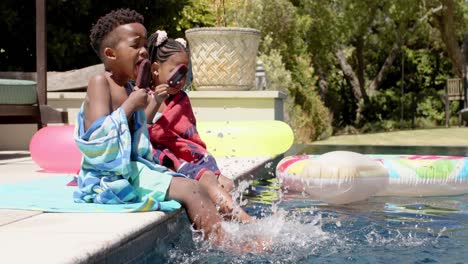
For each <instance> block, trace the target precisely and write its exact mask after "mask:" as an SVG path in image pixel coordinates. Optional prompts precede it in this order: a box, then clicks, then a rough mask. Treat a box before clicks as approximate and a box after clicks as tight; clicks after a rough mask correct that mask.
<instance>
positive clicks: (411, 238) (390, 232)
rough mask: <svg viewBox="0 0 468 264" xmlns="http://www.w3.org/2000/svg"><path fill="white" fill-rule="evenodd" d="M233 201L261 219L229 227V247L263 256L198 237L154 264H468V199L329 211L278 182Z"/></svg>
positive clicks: (250, 188) (385, 200)
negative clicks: (260, 243)
mask: <svg viewBox="0 0 468 264" xmlns="http://www.w3.org/2000/svg"><path fill="white" fill-rule="evenodd" d="M233 198H234V199H236V200H237V201H239V203H240V205H241V206H242V207H243V208H244V209H245V210H246V211H247V212H248V213H249V214H250V215H253V216H255V217H257V218H258V219H257V220H256V221H254V222H253V223H252V224H247V225H243V224H239V223H232V222H224V223H223V224H222V226H223V228H224V229H225V230H226V232H227V233H228V234H229V235H230V241H229V244H231V245H245V244H248V243H251V242H252V241H254V240H256V239H264V240H269V241H270V242H271V243H269V244H268V246H267V248H266V249H265V250H264V251H263V252H253V253H240V252H239V251H235V250H234V251H233V250H232V248H230V247H229V246H227V247H214V246H212V245H211V244H210V243H208V242H207V241H203V240H202V239H201V236H200V235H197V234H196V233H195V232H194V231H193V230H188V231H186V232H185V233H182V234H181V235H180V237H179V240H178V242H177V243H175V244H172V247H170V248H168V249H167V250H166V251H165V255H164V259H161V258H160V257H159V258H158V259H157V260H154V261H153V262H151V261H149V262H148V261H147V263H160V262H169V263H323V262H325V263H348V262H354V263H429V262H439V263H464V262H465V260H466V259H468V253H467V252H468V195H463V196H455V197H427V198H402V197H372V198H370V199H369V200H368V201H364V202H361V203H357V204H351V205H342V206H329V205H327V204H325V203H322V202H320V201H314V200H310V199H309V198H308V197H307V196H305V195H304V194H301V193H287V192H283V191H282V190H281V188H280V187H279V184H278V183H277V182H276V181H275V180H273V179H270V180H262V181H242V182H239V183H238V187H237V189H236V190H235V191H234V192H233Z"/></svg>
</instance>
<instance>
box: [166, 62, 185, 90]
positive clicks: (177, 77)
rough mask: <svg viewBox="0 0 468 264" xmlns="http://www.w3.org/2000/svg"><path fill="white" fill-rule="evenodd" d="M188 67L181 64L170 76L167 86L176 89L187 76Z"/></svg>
mask: <svg viewBox="0 0 468 264" xmlns="http://www.w3.org/2000/svg"><path fill="white" fill-rule="evenodd" d="M187 71H188V69H187V66H185V65H184V64H179V65H177V67H175V68H174V70H172V71H171V72H170V73H169V74H170V76H171V77H170V78H169V79H168V80H167V84H168V85H169V86H170V87H173V88H176V87H177V85H179V84H180V82H181V81H182V79H183V78H185V75H186V74H187Z"/></svg>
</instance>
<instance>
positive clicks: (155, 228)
mask: <svg viewBox="0 0 468 264" xmlns="http://www.w3.org/2000/svg"><path fill="white" fill-rule="evenodd" d="M217 161H218V164H219V166H220V169H221V170H222V171H223V172H224V173H225V174H226V175H227V176H231V177H233V178H236V179H238V178H245V177H249V176H250V174H251V173H252V172H253V171H255V170H256V169H259V168H262V167H263V166H265V164H267V163H268V162H269V161H271V158H269V157H254V158H252V157H230V158H217ZM266 167H268V166H266ZM270 167H271V166H270ZM39 170H40V168H39V167H38V166H37V165H36V164H35V163H34V161H32V159H31V157H30V156H29V152H27V151H0V184H4V183H15V182H20V181H29V180H33V179H40V178H47V177H63V174H52V173H45V172H40V171H39ZM72 176H73V175H71V174H70V179H71V177H72ZM70 199H71V197H70ZM0 207H1V201H0ZM183 214H185V212H184V211H183V210H179V211H176V212H173V213H163V212H145V213H44V212H41V211H27V210H10V209H0V248H1V252H2V254H1V257H0V258H1V261H2V263H130V262H134V261H141V260H142V259H144V255H145V254H147V252H150V251H152V250H154V248H156V247H157V246H158V245H159V244H161V243H167V242H170V239H171V238H174V237H176V236H177V233H178V232H179V231H180V230H181V229H182V228H188V227H187V223H186V222H185V221H182V220H181V219H182V217H180V216H181V215H183Z"/></svg>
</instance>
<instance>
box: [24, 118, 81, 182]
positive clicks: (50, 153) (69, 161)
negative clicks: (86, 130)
mask: <svg viewBox="0 0 468 264" xmlns="http://www.w3.org/2000/svg"><path fill="white" fill-rule="evenodd" d="M73 130H74V126H71V125H65V126H47V127H44V128H41V129H40V130H39V131H37V132H36V133H35V134H34V135H33V137H32V139H31V143H30V144H29V152H30V153H31V158H32V159H33V161H34V162H35V163H36V164H37V165H39V167H41V168H42V169H43V170H44V171H45V172H60V173H73V174H77V173H78V171H79V170H80V166H81V153H80V151H79V149H78V146H77V145H76V143H75V140H74V139H73Z"/></svg>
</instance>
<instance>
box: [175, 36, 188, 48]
mask: <svg viewBox="0 0 468 264" xmlns="http://www.w3.org/2000/svg"><path fill="white" fill-rule="evenodd" d="M175 41H177V42H179V43H180V45H182V46H183V47H184V48H187V41H186V40H185V39H183V38H176V39H175Z"/></svg>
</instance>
